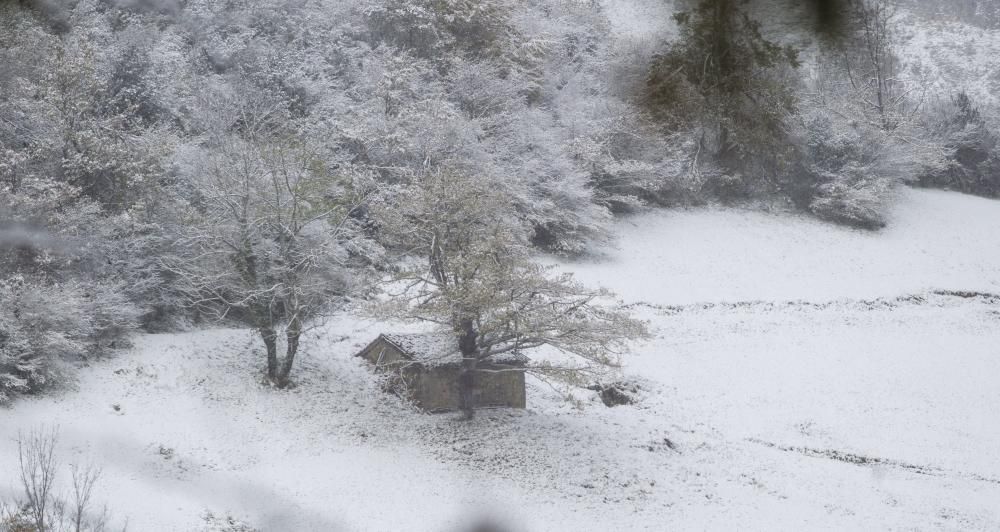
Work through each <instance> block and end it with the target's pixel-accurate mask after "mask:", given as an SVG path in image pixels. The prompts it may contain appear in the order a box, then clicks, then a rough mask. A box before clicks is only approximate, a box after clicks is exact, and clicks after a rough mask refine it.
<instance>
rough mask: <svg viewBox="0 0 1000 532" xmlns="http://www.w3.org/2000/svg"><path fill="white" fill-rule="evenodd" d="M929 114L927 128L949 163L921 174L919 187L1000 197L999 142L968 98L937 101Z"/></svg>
mask: <svg viewBox="0 0 1000 532" xmlns="http://www.w3.org/2000/svg"><path fill="white" fill-rule="evenodd" d="M929 115H930V118H929V122H930V124H929V127H930V129H931V130H932V131H933V132H934V134H935V135H937V136H938V137H939V138H940V139H941V141H942V142H943V143H944V145H945V147H946V149H947V150H948V154H949V157H948V163H949V164H948V165H946V166H945V167H943V168H939V169H936V170H935V171H930V172H927V173H924V174H922V175H921V176H920V184H921V185H923V186H928V187H937V188H945V189H951V190H958V191H960V192H967V193H970V194H978V195H981V196H987V197H991V198H995V197H1000V149H998V146H1000V141H998V138H997V136H996V135H995V134H994V133H993V132H992V131H990V129H989V127H988V126H987V124H986V120H984V119H983V116H982V115H981V114H980V112H979V109H978V108H977V107H976V105H975V102H973V101H972V99H971V98H970V97H969V95H968V94H967V93H965V92H959V93H958V94H956V95H955V96H954V97H952V98H951V99H950V100H949V101H947V102H938V103H937V105H936V106H935V107H934V108H933V109H932V110H931V111H930V113H929Z"/></svg>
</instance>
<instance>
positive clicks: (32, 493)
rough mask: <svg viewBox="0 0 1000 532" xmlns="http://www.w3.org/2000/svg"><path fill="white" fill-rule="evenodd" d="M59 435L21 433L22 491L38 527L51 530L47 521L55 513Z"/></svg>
mask: <svg viewBox="0 0 1000 532" xmlns="http://www.w3.org/2000/svg"><path fill="white" fill-rule="evenodd" d="M58 440H59V432H58V430H57V429H55V428H52V429H50V430H45V429H44V428H39V429H35V430H32V431H30V432H28V433H27V434H19V435H18V438H17V456H18V465H19V466H20V480H21V489H22V491H23V493H24V498H25V506H26V507H27V508H28V511H29V514H30V517H31V520H32V522H33V523H34V525H35V528H36V529H38V530H40V531H42V530H48V528H47V526H48V522H47V519H48V517H49V515H50V513H51V512H52V511H53V506H54V505H55V503H54V502H53V492H52V489H53V483H54V482H55V479H56V469H57V466H58V464H57V462H56V454H55V451H56V442H57V441H58Z"/></svg>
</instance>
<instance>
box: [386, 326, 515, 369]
mask: <svg viewBox="0 0 1000 532" xmlns="http://www.w3.org/2000/svg"><path fill="white" fill-rule="evenodd" d="M380 337H381V338H382V339H384V340H385V341H386V342H389V343H390V344H392V345H394V346H396V347H397V348H398V349H399V350H400V352H402V353H403V355H404V356H406V357H408V358H410V359H412V360H414V361H416V362H420V363H421V364H424V365H427V366H445V365H451V364H456V365H457V364H461V363H462V353H461V351H459V350H458V342H457V341H456V339H455V335H453V334H451V333H447V332H432V333H414V334H395V333H389V334H382V335H380ZM483 362H487V363H493V364H505V365H512V366H523V365H524V364H526V363H527V362H528V357H526V356H524V355H523V354H521V353H518V352H509V353H501V354H498V355H492V356H490V357H487V358H486V359H484V360H483Z"/></svg>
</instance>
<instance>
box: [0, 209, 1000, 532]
mask: <svg viewBox="0 0 1000 532" xmlns="http://www.w3.org/2000/svg"><path fill="white" fill-rule="evenodd" d="M618 233H619V235H620V241H619V243H618V247H617V249H614V250H608V251H606V253H605V255H606V256H605V257H603V258H601V259H599V260H593V261H590V262H581V263H573V264H567V265H565V267H566V268H569V269H571V270H574V271H576V272H577V274H578V276H579V278H580V279H581V280H584V281H586V282H588V283H600V284H604V285H606V286H608V287H609V288H613V289H615V290H617V291H618V292H619V293H620V294H621V295H622V297H623V298H624V299H625V300H626V301H628V302H630V303H634V304H635V309H636V311H637V312H638V313H640V314H642V315H643V316H645V317H646V318H648V319H649V320H650V321H651V322H652V325H653V326H654V328H655V330H656V335H655V336H656V337H655V338H654V339H653V340H651V341H649V342H647V343H645V344H643V345H640V346H638V348H637V349H636V351H635V352H634V353H633V354H632V355H630V356H629V357H628V358H627V359H626V365H627V368H626V371H627V372H628V373H629V374H631V375H634V376H637V378H639V379H640V383H641V386H642V388H643V391H642V394H641V395H642V401H641V402H640V403H639V404H637V405H634V406H624V407H617V408H606V407H604V406H603V405H602V404H601V403H600V402H599V401H597V399H596V398H595V397H592V396H589V395H581V396H580V397H582V398H583V399H584V401H583V403H582V404H580V405H573V404H571V403H568V402H566V401H563V400H562V399H561V398H560V397H559V395H558V394H557V393H556V392H555V391H553V390H552V389H550V388H548V387H547V386H545V385H543V384H541V383H538V382H531V383H530V388H529V391H528V393H529V408H528V409H527V410H525V411H523V412H521V411H514V412H508V411H486V412H483V413H482V415H480V416H479V417H478V418H477V419H476V420H475V421H473V422H472V423H465V422H462V421H460V420H459V419H457V417H456V416H453V415H426V414H421V413H418V412H416V411H414V410H412V409H410V408H407V407H406V406H405V405H402V404H400V403H399V402H398V401H397V400H396V399H394V398H393V397H391V396H386V395H384V394H382V393H381V392H379V391H378V389H377V386H376V385H375V383H374V382H373V379H372V376H371V374H370V373H369V371H368V369H367V368H366V367H364V365H362V364H361V363H360V361H359V360H357V359H355V358H354V357H352V356H351V355H352V354H353V353H355V352H356V351H357V350H358V349H359V348H360V347H362V346H363V344H364V343H366V342H367V341H369V340H370V339H372V338H373V337H374V336H375V335H376V334H377V333H378V332H380V331H381V330H382V329H383V328H385V327H386V325H384V324H376V323H372V322H368V321H365V320H362V319H358V318H356V317H352V316H350V315H343V316H339V317H337V318H335V319H333V320H331V321H330V323H329V324H328V325H327V326H325V327H324V328H322V329H321V330H320V331H319V332H318V333H317V334H314V335H313V336H311V337H310V339H309V340H308V343H307V345H306V346H305V347H304V349H305V350H306V353H305V355H304V356H303V359H302V364H301V366H299V371H298V373H297V375H298V381H297V382H298V386H297V387H296V388H294V389H292V390H288V391H275V390H270V389H267V388H264V387H262V386H260V385H259V384H258V369H259V365H260V363H261V353H260V348H259V347H258V346H257V342H256V340H255V339H254V338H253V337H252V336H251V335H250V334H249V333H248V332H246V331H238V330H213V331H202V332H192V333H185V334H171V335H150V336H142V337H139V338H137V339H136V345H135V347H134V348H133V349H132V350H130V351H129V352H127V353H123V354H121V355H120V356H118V357H117V358H115V359H111V360H104V361H99V362H95V363H93V365H92V366H91V367H89V368H85V369H83V370H82V371H81V373H80V378H79V383H78V391H67V392H64V393H61V394H58V395H55V396H51V397H46V398H40V399H33V400H24V401H21V402H19V403H18V404H16V405H15V406H14V407H13V408H11V409H8V410H3V411H0V495H3V494H7V493H9V490H10V489H12V488H13V481H14V479H13V476H14V474H13V472H14V471H15V468H16V454H17V453H16V447H15V443H14V439H15V437H16V435H17V433H18V431H19V430H27V429H30V428H32V427H34V426H37V425H38V424H42V423H45V424H50V425H52V424H57V425H59V427H60V430H61V434H62V437H61V442H60V443H61V444H60V457H61V459H62V460H63V462H74V461H84V460H89V461H93V462H95V463H97V464H99V465H102V466H103V467H104V471H105V475H104V479H103V481H102V485H101V487H102V489H101V493H100V497H101V499H102V500H103V501H106V502H107V503H108V504H109V506H110V507H111V509H112V510H113V511H114V513H115V514H116V515H119V516H128V518H129V521H130V529H132V530H141V531H147V530H148V531H158V530H198V529H199V527H201V526H202V524H203V519H202V518H201V515H202V514H203V513H204V512H205V511H206V510H207V511H211V512H213V513H214V514H217V515H225V514H227V513H229V514H232V515H233V516H235V517H238V518H240V519H243V520H246V521H247V522H249V523H251V524H253V525H255V526H257V527H260V528H261V529H263V530H282V531H284V530H460V529H462V527H463V526H466V525H468V524H469V523H470V522H471V520H472V519H474V518H475V517H476V516H483V515H488V516H491V518H493V519H494V520H498V521H501V522H503V523H505V524H506V525H507V526H509V527H511V528H513V529H515V530H519V529H524V530H669V529H676V528H680V529H719V530H731V529H734V528H738V529H749V530H765V529H766V530H802V529H810V530H812V529H841V530H843V529H865V530H871V529H876V530H881V529H908V530H909V529H914V530H940V529H945V530H997V529H1000V504H998V502H997V501H1000V416H998V415H997V414H996V405H1000V386H998V385H997V377H998V376H1000V357H998V356H997V347H996V346H997V345H1000V297H998V296H994V295H990V294H992V293H1000V286H998V285H1000V239H998V238H997V235H998V234H1000V202H995V201H989V200H983V199H978V198H973V197H968V196H962V195H957V194H950V193H942V192H929V191H904V193H903V195H902V197H901V198H900V201H899V203H898V208H897V209H896V211H895V213H894V215H893V219H892V222H891V223H890V225H889V227H888V228H887V229H885V230H884V231H882V232H879V233H865V232H859V231H853V230H848V229H842V228H838V227H835V226H831V225H828V224H824V223H821V222H816V221H814V220H811V219H809V218H804V217H797V216H792V215H788V214H780V215H779V214H767V213H760V212H751V211H743V210H737V209H722V208H718V209H703V210H690V211H655V212H651V213H648V214H645V215H641V216H636V217H632V218H629V219H625V220H623V221H621V222H620V224H619V227H618Z"/></svg>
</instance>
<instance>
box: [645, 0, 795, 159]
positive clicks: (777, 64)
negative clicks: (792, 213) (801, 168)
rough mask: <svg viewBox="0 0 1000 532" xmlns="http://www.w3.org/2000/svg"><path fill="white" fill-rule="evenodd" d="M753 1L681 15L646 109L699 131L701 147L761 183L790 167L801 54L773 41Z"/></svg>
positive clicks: (657, 60) (726, 0) (709, 3)
mask: <svg viewBox="0 0 1000 532" xmlns="http://www.w3.org/2000/svg"><path fill="white" fill-rule="evenodd" d="M745 4H746V0H699V1H698V3H697V4H695V5H694V6H693V7H692V8H691V9H689V10H687V11H682V12H679V13H677V14H675V15H674V19H675V20H676V21H677V23H678V25H679V27H680V38H679V39H678V40H677V41H676V42H674V43H673V44H672V45H671V46H670V48H669V49H668V50H667V51H666V52H665V53H662V54H659V55H656V56H655V57H654V59H653V64H652V66H651V69H650V72H649V76H648V78H647V87H646V89H647V91H646V103H647V104H648V106H649V107H650V108H651V109H652V110H653V111H654V113H656V114H657V115H659V116H660V117H661V119H666V120H667V122H668V124H669V125H671V126H673V127H681V126H689V125H694V126H695V128H696V131H697V132H698V134H699V137H700V141H699V142H700V147H701V148H702V149H703V150H708V151H709V153H711V154H713V155H714V156H715V157H716V158H717V160H718V161H719V162H721V163H722V164H723V166H724V167H725V168H726V169H727V170H730V171H737V172H742V173H744V174H746V175H748V176H752V177H760V176H761V175H763V174H765V173H767V174H773V173H774V172H775V171H776V170H780V169H781V168H782V167H783V166H784V165H785V163H786V158H787V156H788V151H789V150H788V148H787V147H786V146H787V144H786V142H785V137H786V135H785V131H784V125H785V118H786V116H787V115H788V114H789V113H790V112H792V111H793V110H794V108H795V102H796V98H795V93H794V90H793V83H792V82H791V79H790V78H788V77H786V76H784V75H783V74H784V72H785V71H786V70H787V69H788V68H789V67H791V68H795V67H798V66H799V60H798V56H797V53H796V51H795V49H793V48H792V47H791V46H782V45H780V44H778V43H775V42H772V41H770V40H768V39H766V38H764V36H763V35H762V34H761V29H760V23H759V22H757V21H755V20H753V19H752V18H750V16H749V14H748V13H747V11H746V9H745Z"/></svg>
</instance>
